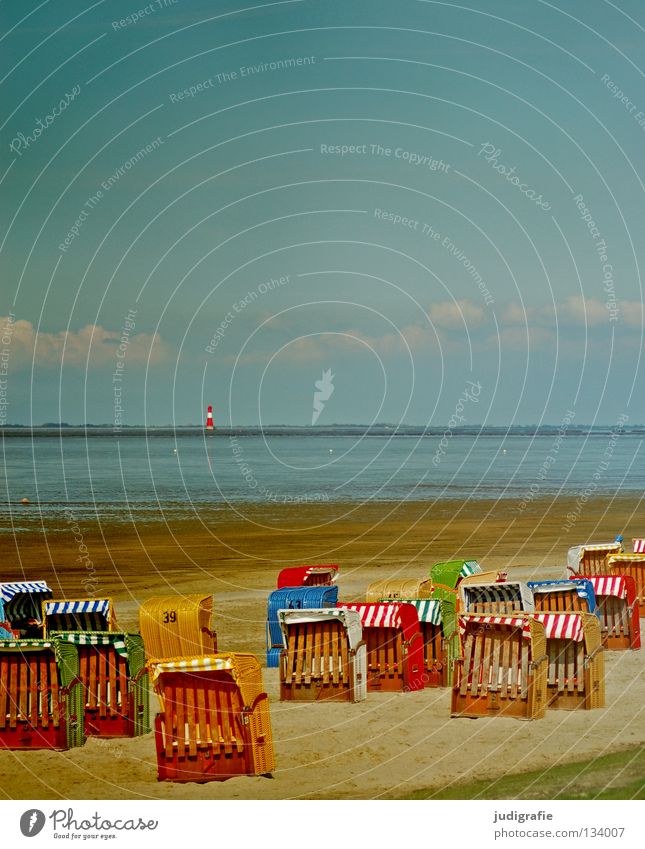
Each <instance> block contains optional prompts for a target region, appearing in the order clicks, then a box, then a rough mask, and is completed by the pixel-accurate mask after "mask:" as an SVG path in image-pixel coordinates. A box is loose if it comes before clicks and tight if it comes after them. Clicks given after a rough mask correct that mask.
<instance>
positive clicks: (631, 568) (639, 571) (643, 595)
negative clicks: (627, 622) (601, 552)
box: [607, 552, 645, 616]
mask: <svg viewBox="0 0 645 849" xmlns="http://www.w3.org/2000/svg"><path fill="white" fill-rule="evenodd" d="M607 573H608V574H609V575H628V576H629V577H630V578H633V579H634V584H635V585H636V601H637V603H638V615H639V616H645V554H629V552H627V553H624V554H610V555H609V557H608V558H607Z"/></svg>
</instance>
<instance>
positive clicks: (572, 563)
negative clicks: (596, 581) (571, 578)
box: [567, 541, 623, 575]
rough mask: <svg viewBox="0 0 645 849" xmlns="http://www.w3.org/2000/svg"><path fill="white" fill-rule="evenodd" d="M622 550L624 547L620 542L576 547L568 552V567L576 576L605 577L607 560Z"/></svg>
mask: <svg viewBox="0 0 645 849" xmlns="http://www.w3.org/2000/svg"><path fill="white" fill-rule="evenodd" d="M622 550H623V545H622V543H621V542H619V541H615V542H608V543H588V544H586V545H576V546H573V547H572V548H570V549H569V551H568V552H567V566H568V569H569V570H570V571H571V572H573V573H574V574H575V575H604V574H606V572H607V559H608V558H609V557H611V556H613V555H615V554H620V552H622Z"/></svg>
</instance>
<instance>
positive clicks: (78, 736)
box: [0, 637, 85, 750]
mask: <svg viewBox="0 0 645 849" xmlns="http://www.w3.org/2000/svg"><path fill="white" fill-rule="evenodd" d="M78 671H79V667H78V650H77V648H76V646H74V645H70V644H69V643H64V642H62V641H61V640H59V639H58V638H56V637H54V638H52V639H50V640H22V639H21V640H3V641H1V642H0V748H3V749H60V750H64V749H69V748H71V747H72V746H82V745H83V743H84V742H85V732H84V728H83V688H82V685H81V683H80V681H79V678H78Z"/></svg>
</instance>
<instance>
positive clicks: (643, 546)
mask: <svg viewBox="0 0 645 849" xmlns="http://www.w3.org/2000/svg"><path fill="white" fill-rule="evenodd" d="M632 542H633V543H634V546H633V548H634V553H635V554H645V539H634V540H632Z"/></svg>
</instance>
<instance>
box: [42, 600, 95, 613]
mask: <svg viewBox="0 0 645 849" xmlns="http://www.w3.org/2000/svg"><path fill="white" fill-rule="evenodd" d="M109 612H110V600H109V599H107V598H86V599H81V600H80V601H47V602H45V615H46V616H55V615H57V614H59V613H102V614H103V615H104V616H107V614H108V613H109Z"/></svg>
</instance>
